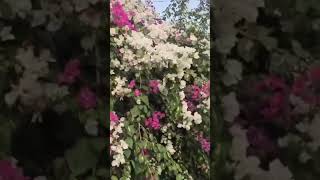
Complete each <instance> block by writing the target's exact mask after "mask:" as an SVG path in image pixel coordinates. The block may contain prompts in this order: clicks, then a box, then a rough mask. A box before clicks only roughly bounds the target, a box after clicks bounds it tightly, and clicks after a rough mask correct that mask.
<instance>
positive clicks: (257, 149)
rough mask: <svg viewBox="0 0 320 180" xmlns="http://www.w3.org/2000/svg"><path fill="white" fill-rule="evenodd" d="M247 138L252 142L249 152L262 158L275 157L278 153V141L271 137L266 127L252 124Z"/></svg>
mask: <svg viewBox="0 0 320 180" xmlns="http://www.w3.org/2000/svg"><path fill="white" fill-rule="evenodd" d="M247 139H248V141H249V144H250V147H249V149H248V153H249V154H251V155H256V156H258V157H260V158H262V159H266V158H268V157H269V158H273V157H275V155H276V153H277V145H276V142H275V140H273V139H271V138H270V136H269V135H268V133H267V131H266V130H265V129H263V128H257V127H254V126H251V127H250V128H249V129H248V132H247Z"/></svg>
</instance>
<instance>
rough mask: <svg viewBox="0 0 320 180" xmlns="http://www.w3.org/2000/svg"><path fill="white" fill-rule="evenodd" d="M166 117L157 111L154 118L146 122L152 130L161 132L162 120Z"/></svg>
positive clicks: (153, 115)
mask: <svg viewBox="0 0 320 180" xmlns="http://www.w3.org/2000/svg"><path fill="white" fill-rule="evenodd" d="M164 117H165V114H164V113H162V112H159V111H155V112H154V113H153V114H152V117H149V118H147V119H146V120H145V122H144V123H145V125H146V126H147V127H149V128H151V129H155V130H159V129H160V128H161V125H160V120H161V119H162V118H164Z"/></svg>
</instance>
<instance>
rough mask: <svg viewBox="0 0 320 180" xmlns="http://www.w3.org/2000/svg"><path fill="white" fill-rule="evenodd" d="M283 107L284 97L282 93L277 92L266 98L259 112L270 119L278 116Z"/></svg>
mask: <svg viewBox="0 0 320 180" xmlns="http://www.w3.org/2000/svg"><path fill="white" fill-rule="evenodd" d="M284 107H285V97H284V95H283V94H280V93H277V94H275V95H273V96H271V97H270V98H269V99H268V104H267V105H266V107H265V108H263V109H262V110H261V113H262V115H263V116H264V117H265V118H266V119H272V118H275V117H277V116H279V115H280V113H281V112H282V111H283V109H284Z"/></svg>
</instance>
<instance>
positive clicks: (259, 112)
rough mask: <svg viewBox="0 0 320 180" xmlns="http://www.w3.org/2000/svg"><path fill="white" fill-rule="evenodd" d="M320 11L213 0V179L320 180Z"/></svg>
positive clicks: (272, 0)
mask: <svg viewBox="0 0 320 180" xmlns="http://www.w3.org/2000/svg"><path fill="white" fill-rule="evenodd" d="M319 7H320V6H319V1H303V0H296V1H277V0H243V1H238V2H234V1H229V0H227V1H226V0H218V1H216V3H215V8H216V9H215V10H214V11H215V13H214V16H215V22H216V23H215V28H216V37H215V43H214V45H215V51H216V55H217V56H219V57H218V58H219V59H220V61H215V62H216V63H217V64H215V66H214V67H215V68H216V69H215V70H214V72H213V73H214V76H215V78H214V81H213V82H212V83H214V85H215V87H216V88H215V95H214V96H213V97H215V98H214V100H215V102H216V103H215V104H214V106H215V108H214V111H215V113H216V114H217V115H218V117H221V120H220V121H219V123H218V124H219V125H218V126H216V128H215V129H214V130H213V131H214V133H216V136H215V140H216V142H218V146H219V155H217V156H216V162H217V163H216V164H215V168H214V169H215V175H216V176H215V178H216V179H235V180H249V179H251V180H256V179H266V180H292V179H296V180H307V179H308V180H316V179H319V177H320V169H319V167H320V166H319V154H320V152H319V122H320V121H319V75H320V74H319V72H320V68H319V58H320V56H319V47H320V46H319V43H320V36H319V30H320V29H319V17H320V11H319V10H320V9H319Z"/></svg>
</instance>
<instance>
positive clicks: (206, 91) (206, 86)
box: [201, 81, 210, 98]
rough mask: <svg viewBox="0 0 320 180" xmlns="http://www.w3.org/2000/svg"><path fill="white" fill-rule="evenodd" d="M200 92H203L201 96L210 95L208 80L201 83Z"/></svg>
mask: <svg viewBox="0 0 320 180" xmlns="http://www.w3.org/2000/svg"><path fill="white" fill-rule="evenodd" d="M201 92H202V93H203V94H202V96H203V97H204V98H207V97H209V96H210V81H208V82H207V83H204V84H203V85H202V87H201Z"/></svg>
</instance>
